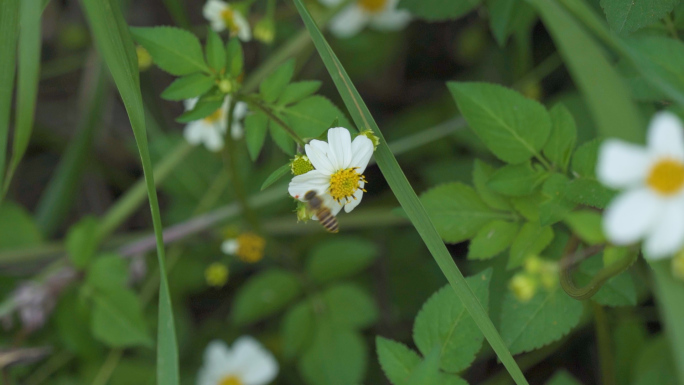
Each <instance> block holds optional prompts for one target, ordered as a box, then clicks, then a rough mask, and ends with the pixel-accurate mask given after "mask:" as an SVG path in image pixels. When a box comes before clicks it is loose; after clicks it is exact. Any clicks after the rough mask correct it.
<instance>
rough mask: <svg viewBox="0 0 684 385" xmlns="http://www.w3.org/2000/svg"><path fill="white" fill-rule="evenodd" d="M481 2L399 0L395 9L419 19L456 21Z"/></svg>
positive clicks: (469, 0)
mask: <svg viewBox="0 0 684 385" xmlns="http://www.w3.org/2000/svg"><path fill="white" fill-rule="evenodd" d="M480 2H481V0H463V1H453V0H399V4H398V5H397V8H399V9H406V10H408V11H409V12H411V14H412V15H414V16H415V17H417V18H419V19H423V20H427V21H443V20H453V19H457V18H459V17H461V16H463V15H465V14H466V13H468V12H470V11H471V10H472V9H474V8H475V7H477V6H478V5H479V4H480Z"/></svg>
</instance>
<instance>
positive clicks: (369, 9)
mask: <svg viewBox="0 0 684 385" xmlns="http://www.w3.org/2000/svg"><path fill="white" fill-rule="evenodd" d="M342 1H344V0H319V2H320V3H321V4H323V5H326V6H328V7H335V6H337V5H339V4H340V3H341V2H342ZM398 2H399V0H356V1H354V2H353V3H352V4H350V5H349V6H347V7H346V8H345V9H343V10H342V11H340V13H339V14H338V15H337V16H335V17H334V18H333V19H332V20H331V21H330V32H332V33H333V35H335V36H337V37H341V38H346V37H352V36H354V35H356V34H357V33H359V32H361V30H362V29H363V28H364V27H366V26H367V25H368V26H370V27H371V28H373V29H376V30H379V31H398V30H400V29H403V28H404V27H406V25H407V24H408V23H409V22H410V21H411V14H410V13H409V12H408V11H406V10H404V9H397V3H398Z"/></svg>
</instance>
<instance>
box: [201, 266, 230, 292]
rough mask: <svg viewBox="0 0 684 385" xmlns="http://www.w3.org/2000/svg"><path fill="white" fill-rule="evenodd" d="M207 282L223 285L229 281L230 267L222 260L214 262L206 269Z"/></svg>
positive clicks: (210, 284)
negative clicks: (221, 261)
mask: <svg viewBox="0 0 684 385" xmlns="http://www.w3.org/2000/svg"><path fill="white" fill-rule="evenodd" d="M204 278H205V279H206V280H207V284H208V285H209V286H213V287H221V286H223V285H225V284H226V283H227V282H228V267H227V266H226V265H224V264H222V263H220V262H214V263H212V264H211V265H209V267H207V269H206V270H205V271H204Z"/></svg>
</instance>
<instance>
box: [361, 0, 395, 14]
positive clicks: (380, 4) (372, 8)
mask: <svg viewBox="0 0 684 385" xmlns="http://www.w3.org/2000/svg"><path fill="white" fill-rule="evenodd" d="M387 1H388V0H359V6H360V7H361V8H363V9H364V10H366V11H368V12H370V13H376V12H380V11H382V10H383V9H385V6H386V5H387Z"/></svg>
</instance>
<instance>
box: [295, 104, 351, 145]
mask: <svg viewBox="0 0 684 385" xmlns="http://www.w3.org/2000/svg"><path fill="white" fill-rule="evenodd" d="M282 113H283V115H284V116H285V117H286V119H287V122H288V123H290V126H291V127H292V129H293V130H294V131H295V132H296V133H297V135H299V136H300V137H302V138H317V137H319V136H320V135H321V134H323V133H324V132H326V131H327V130H328V128H330V123H331V122H332V121H334V120H335V119H337V120H338V124H339V126H341V127H345V128H348V129H349V130H350V131H352V133H353V130H354V128H353V127H352V125H351V123H350V122H349V120H348V119H347V117H346V116H345V115H344V113H343V112H342V111H340V109H339V108H337V107H336V106H335V105H334V104H333V103H332V102H331V101H330V100H328V99H326V98H324V97H323V96H319V95H314V96H309V97H308V98H306V99H304V100H302V101H300V102H299V103H297V104H294V105H292V106H291V107H288V108H285V109H283V110H282Z"/></svg>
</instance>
